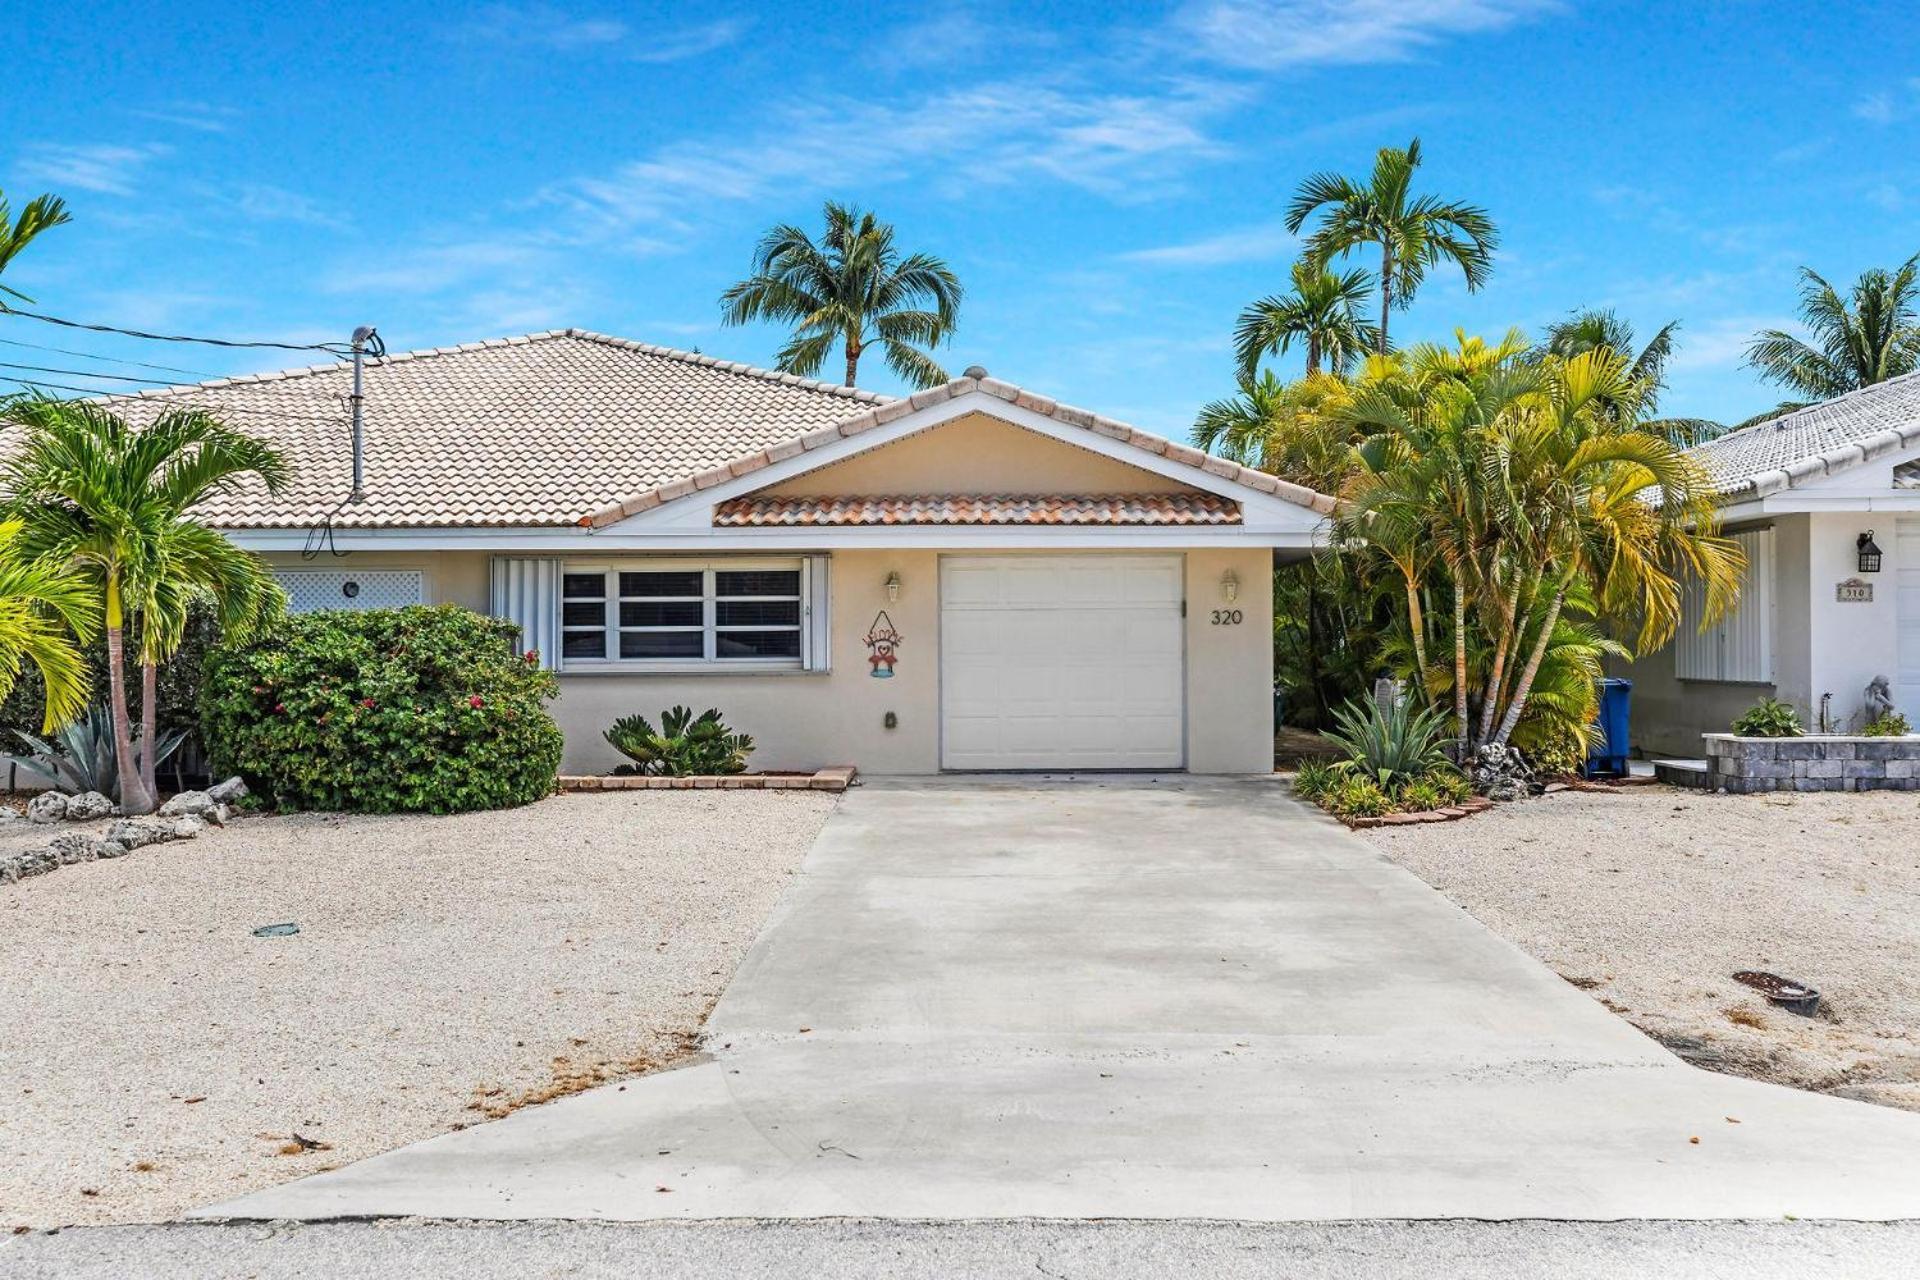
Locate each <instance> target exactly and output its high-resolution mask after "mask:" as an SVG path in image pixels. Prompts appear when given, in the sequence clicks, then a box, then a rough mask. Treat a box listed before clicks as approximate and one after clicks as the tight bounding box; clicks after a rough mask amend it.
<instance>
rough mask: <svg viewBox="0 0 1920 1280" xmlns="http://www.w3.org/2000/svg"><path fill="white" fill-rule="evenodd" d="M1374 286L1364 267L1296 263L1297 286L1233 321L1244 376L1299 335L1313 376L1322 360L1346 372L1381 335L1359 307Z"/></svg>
mask: <svg viewBox="0 0 1920 1280" xmlns="http://www.w3.org/2000/svg"><path fill="white" fill-rule="evenodd" d="M1372 292H1373V282H1372V280H1371V279H1370V278H1369V277H1368V275H1367V273H1366V272H1364V271H1360V270H1354V271H1344V272H1340V273H1338V274H1336V273H1335V272H1333V271H1331V270H1329V269H1328V268H1326V267H1325V266H1318V267H1316V266H1312V265H1310V264H1308V263H1305V262H1296V263H1294V264H1293V288H1292V290H1291V291H1289V292H1287V293H1283V294H1269V295H1268V296H1267V297H1264V298H1262V299H1260V300H1259V301H1258V302H1255V303H1252V304H1250V305H1249V306H1248V307H1247V309H1246V310H1244V311H1242V312H1241V313H1240V319H1239V321H1238V322H1237V323H1236V324H1235V325H1234V327H1233V349H1234V354H1235V355H1236V356H1237V357H1238V359H1239V362H1240V378H1241V381H1243V382H1245V381H1247V380H1250V379H1251V378H1252V377H1253V374H1254V369H1255V368H1256V367H1257V366H1258V365H1259V363H1260V357H1261V356H1263V355H1285V354H1286V353H1287V349H1288V348H1289V347H1291V346H1292V345H1293V344H1294V342H1295V341H1296V340H1297V341H1298V342H1299V343H1300V344H1301V345H1302V346H1303V347H1305V348H1306V357H1307V376H1308V377H1312V376H1313V375H1314V374H1316V373H1319V372H1320V370H1321V366H1322V364H1323V363H1324V364H1327V365H1331V366H1332V367H1333V371H1334V372H1335V373H1345V372H1346V371H1347V369H1348V367H1349V366H1351V365H1352V364H1353V362H1354V361H1355V360H1364V359H1365V358H1366V353H1367V352H1368V351H1369V350H1370V349H1372V348H1373V347H1374V346H1375V344H1376V343H1377V342H1378V341H1379V338H1378V336H1377V335H1376V333H1375V332H1374V327H1373V326H1372V325H1370V324H1368V323H1367V322H1366V321H1364V320H1362V319H1361V318H1360V315H1359V310H1358V309H1359V307H1360V306H1361V304H1363V303H1364V302H1366V300H1367V295H1368V294H1370V293H1372Z"/></svg>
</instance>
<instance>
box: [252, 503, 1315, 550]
mask: <svg viewBox="0 0 1920 1280" xmlns="http://www.w3.org/2000/svg"><path fill="white" fill-rule="evenodd" d="M1308 514H1311V513H1308ZM629 523H631V522H630V521H622V522H621V523H620V524H617V525H610V526H608V527H607V528H606V529H601V530H588V529H580V528H564V529H562V528H541V527H538V526H534V527H523V528H502V529H466V528H444V529H354V530H348V529H341V530H338V531H336V533H335V535H334V541H335V542H336V543H337V544H338V545H339V547H340V549H341V550H343V551H491V552H495V553H497V554H501V555H507V554H516V553H519V554H526V555H558V554H563V553H571V552H579V553H581V554H583V555H595V554H598V555H602V556H617V555H628V554H632V555H643V554H666V555H705V556H719V555H729V554H735V553H739V554H747V555H752V554H756V553H762V554H764V553H774V552H808V551H826V550H840V549H855V548H871V549H888V548H894V547H901V548H920V549H925V550H932V551H942V550H949V549H951V550H975V549H979V550H989V551H1051V550H1062V551H1074V550H1094V549H1102V548H1111V549H1168V550H1171V549H1176V548H1180V547H1197V546H1219V547H1284V548H1291V549H1296V550H1318V549H1321V548H1323V547H1326V546H1327V545H1328V544H1329V538H1328V534H1327V530H1326V529H1325V528H1324V527H1322V528H1318V529H1312V530H1305V531H1282V530H1274V529H1249V528H1246V527H1245V526H1242V525H1122V526H1117V527H1092V526H1089V527H1071V526H1065V527H1063V526H1058V525H1054V526H1033V525H862V526H857V527H837V528H819V529H712V528H709V529H707V530H706V531H704V532H702V531H700V530H698V529H693V530H684V531H675V532H670V533H660V532H655V531H648V532H645V533H641V532H638V531H633V530H629V529H628V528H627V526H628V524H629ZM225 532H226V533H227V535H228V537H229V538H230V539H231V541H232V542H233V543H234V544H235V545H236V546H240V547H245V548H246V549H247V550H249V551H298V550H299V549H300V548H301V546H302V545H303V544H304V543H305V541H306V537H307V535H306V532H305V530H301V529H234V530H227V531H225Z"/></svg>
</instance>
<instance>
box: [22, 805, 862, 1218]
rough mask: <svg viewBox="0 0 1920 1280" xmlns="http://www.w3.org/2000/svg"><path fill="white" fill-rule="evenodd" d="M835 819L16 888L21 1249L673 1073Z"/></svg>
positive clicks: (697, 822) (616, 817)
mask: <svg viewBox="0 0 1920 1280" xmlns="http://www.w3.org/2000/svg"><path fill="white" fill-rule="evenodd" d="M832 804H833V801H832V799H831V798H830V797H827V796H824V795H815V794H810V793H803V792H729V793H725V794H719V793H708V792H647V793H644V794H617V795H615V794H609V795H587V796H578V795H575V796H556V797H554V798H552V799H549V800H544V801H542V802H540V803H539V804H536V805H532V806H529V807H527V808H525V809H518V810H509V811H504V812H498V813H479V814H466V815H461V816H458V817H447V818H436V817H404V818H366V817H354V818H347V817H342V816H339V815H302V816H297V817H287V818H247V819H243V820H240V821H239V822H237V823H236V824H235V825H234V826H232V827H230V828H228V829H227V830H225V831H209V832H208V833H206V834H205V835H203V836H201V837H200V838H199V839H197V840H193V841H185V842H180V843H174V844H167V845H161V846H154V847H149V848H144V849H139V850H136V851H135V852H134V853H133V854H131V855H130V856H128V857H126V858H122V859H118V860H115V861H110V862H93V863H83V864H80V865H77V866H71V867H63V868H61V869H59V870H57V871H53V872H50V873H48V874H46V875H43V876H37V877H34V878H33V879H29V880H23V881H21V882H20V883H19V884H15V885H0V1227H8V1226H15V1225H20V1224H33V1225H57V1224H71V1223H103V1222H141V1221H158V1220H163V1219H166V1218H169V1217H172V1216H174V1215H176V1214H178V1213H180V1212H181V1211H183V1210H185V1209H188V1208H191V1207H193V1206H196V1205H201V1204H205V1203H207V1202H209V1201H213V1200H219V1199H225V1198H227V1197H231V1196H233V1195H236V1194H238V1193H240V1192H242V1191H246V1190H250V1189H253V1188H255V1187H261V1186H267V1185H270V1184H273V1183H276V1182H281V1181H285V1180H287V1179H289V1178H293V1177H297V1176H300V1175H302V1174H307V1173H312V1172H316V1171H318V1170H320V1169H322V1168H327V1167H330V1166H333V1165H338V1164H343V1163H346V1162H347V1161H350V1160H356V1159H359V1158H361V1157H363V1156H369V1155H373V1154H374V1153H376V1152H379V1151H383V1150H386V1149H388V1148H390V1147H395V1146H399V1145H401V1144H403V1143H407V1142H411V1141H414V1140H416V1139H419V1138H424V1137H428V1136H431V1135H433V1134H436V1133H441V1132H444V1131H446V1130H448V1129H450V1128H454V1127H456V1126H459V1125H463V1124H466V1123H471V1122H475V1121H477V1120H480V1119H482V1118H484V1116H485V1115H486V1114H487V1113H488V1112H489V1111H491V1112H495V1113H498V1112H500V1111H501V1110H502V1109H503V1108H506V1107H511V1106H513V1105H517V1104H520V1103H523V1102H530V1101H536V1100H540V1099H542V1098H544V1097H546V1096H549V1095H551V1094H552V1093H554V1092H555V1091H556V1090H565V1089H567V1088H571V1087H576V1086H579V1085H583V1084H585V1083H587V1082H589V1081H592V1080H594V1079H596V1078H597V1077H600V1076H603V1075H619V1074H625V1073H628V1072H631V1071H638V1070H646V1069H649V1068H651V1067H653V1066H655V1065H657V1064H659V1063H661V1062H663V1061H666V1060H669V1059H670V1058H672V1057H673V1056H675V1055H676V1054H678V1053H681V1052H683V1051H684V1049H685V1046H686V1045H687V1044H688V1042H689V1041H690V1039H691V1037H692V1036H693V1035H694V1034H695V1033H696V1032H697V1030H698V1028H699V1026H700V1023H701V1021H702V1019H703V1018H704V1017H705V1015H706V1012H707V1010H708V1009H709V1008H710V1007H711V1005H712V1002H713V1000H714V999H715V997H716V996H717V995H718V994H719V992H720V991H721V989H722V988H723V987H724V986H725V985H726V983H727V981H728V979H729V978H730V977H731V976H732V973H733V970H734V967H735V966H736V965H737V964H738V962H739V960H740V957H741V956H742V955H743V954H744V953H745V951H746V948H747V946H748V944H749V943H751V942H752V940H753V938H754V935H755V934H756V933H757V932H758V931H759V928H760V926H761V924H762V922H763V921H764V920H765V919H766V916H767V914H768V912H769V911H770V910H771V909H772V907H773V904H774V902H775V901H776V899H777V898H778V897H779V895H780V893H781V891H782V890H783V888H784V887H785V885H786V883H787V881H788V878H789V877H790V876H791V875H792V873H793V872H794V870H795V869H796V868H797V867H798V866H799V864H800V861H801V859H802V857H803V856H804V855H805V853H806V850H807V848H808V846H809V845H810V844H811V843H812V841H813V838H814V835H815V834H816V833H817V832H818V830H819V828H820V826H821V824H822V823H823V822H824V821H825V820H826V816H827V813H828V812H829V810H830V809H831V808H832ZM71 829H73V828H71V827H62V828H58V829H54V828H48V829H43V830H42V831H41V832H39V833H36V834H34V835H31V836H23V837H16V836H12V835H9V836H7V837H6V838H5V840H4V843H6V844H12V843H14V842H15V841H17V840H19V839H31V840H38V841H41V842H44V841H45V840H46V839H47V838H49V837H50V836H51V834H53V832H54V831H55V830H71ZM280 921H295V922H298V924H299V925H300V933H299V934H298V935H297V936H294V937H280V938H256V937H254V936H252V930H253V929H254V928H255V927H256V926H259V925H263V924H270V923H276V922H280ZM296 1133H297V1134H298V1135H300V1137H301V1138H304V1139H307V1140H309V1141H310V1142H315V1143H320V1144H324V1145H323V1146H321V1147H318V1148H314V1149H307V1148H304V1147H302V1146H300V1144H299V1143H298V1142H297V1141H296V1140H295V1138H294V1136H293V1135H294V1134H296ZM283 1151H285V1152H287V1153H286V1154H282V1152H283Z"/></svg>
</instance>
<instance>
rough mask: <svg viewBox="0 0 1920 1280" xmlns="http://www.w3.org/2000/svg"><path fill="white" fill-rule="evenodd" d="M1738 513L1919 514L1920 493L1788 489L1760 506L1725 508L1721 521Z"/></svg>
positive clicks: (1758, 503)
mask: <svg viewBox="0 0 1920 1280" xmlns="http://www.w3.org/2000/svg"><path fill="white" fill-rule="evenodd" d="M1735 510H1740V511H1747V510H1752V511H1754V512H1757V513H1761V514H1765V515H1786V514H1789V513H1792V512H1808V511H1920V489H1894V488H1885V489H1868V490H1859V491H1848V490H1835V489H1785V490H1782V491H1781V492H1779V493H1770V494H1768V495H1767V496H1766V497H1764V498H1762V499H1760V500H1759V501H1758V502H1743V503H1740V504H1738V506H1737V507H1726V508H1722V510H1721V513H1720V518H1721V520H1722V521H1726V520H1730V519H1732V518H1734V517H1733V515H1732V513H1733V512H1734V511H1735Z"/></svg>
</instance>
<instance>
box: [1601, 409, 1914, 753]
mask: <svg viewBox="0 0 1920 1280" xmlns="http://www.w3.org/2000/svg"><path fill="white" fill-rule="evenodd" d="M1691 452H1692V454H1693V456H1694V457H1696V458H1698V459H1699V460H1700V461H1701V462H1702V463H1704V464H1705V465H1706V466H1707V468H1708V469H1709V470H1710V471H1711V473H1712V474H1713V477H1714V480H1715V482H1716V487H1717V488H1718V490H1719V494H1720V503H1721V510H1720V514H1721V519H1722V521H1723V526H1724V530H1725V532H1726V533H1727V534H1728V535H1729V536H1731V537H1734V538H1737V539H1739V541H1740V542H1741V544H1742V545H1743V546H1744V547H1745V548H1746V551H1747V557H1748V561H1749V568H1748V573H1747V577H1746V580H1745V582H1744V583H1743V589H1742V592H1741V596H1742V601H1741V604H1740V607H1739V608H1738V610H1737V611H1736V612H1735V613H1734V614H1733V615H1732V616H1730V617H1728V618H1727V619H1726V620H1725V621H1723V622H1721V623H1719V624H1717V625H1715V626H1713V627H1711V628H1708V629H1707V630H1706V631H1705V632H1701V631H1700V630H1699V622H1700V603H1701V602H1700V599H1699V595H1698V593H1697V592H1695V593H1694V594H1693V595H1692V596H1691V597H1690V598H1689V599H1688V600H1687V602H1686V604H1687V607H1686V616H1685V618H1684V620H1683V621H1682V623H1681V627H1680V633H1679V635H1678V636H1677V637H1676V638H1675V640H1674V642H1673V643H1672V644H1671V645H1669V646H1668V647H1667V648H1665V649H1663V650H1661V651H1660V652H1658V653H1654V654H1651V655H1649V656H1648V657H1646V658H1643V659H1641V660H1640V661H1639V662H1636V663H1634V664H1632V666H1631V667H1630V668H1628V669H1627V670H1626V671H1625V674H1627V675H1630V676H1631V677H1632V678H1633V680H1634V690H1633V704H1632V715H1633V729H1634V734H1633V736H1634V740H1635V745H1637V746H1639V747H1641V748H1642V749H1643V750H1645V751H1646V752H1648V753H1649V754H1657V755H1679V756H1698V755H1699V754H1700V749H1701V744H1700V737H1699V735H1700V734H1702V733H1712V732H1725V731H1726V729H1727V725H1728V723H1729V722H1730V721H1731V720H1732V719H1733V718H1734V717H1735V716H1737V715H1739V714H1740V712H1742V711H1744V710H1745V709H1746V708H1747V707H1749V706H1751V705H1752V704H1753V702H1754V701H1755V700H1756V699H1757V698H1759V697H1760V696H1761V695H1763V694H1772V695H1773V696H1775V697H1778V698H1780V699H1782V700H1783V701H1786V702H1790V703H1793V704H1794V705H1795V706H1797V707H1798V708H1799V709H1800V712H1801V714H1802V716H1803V717H1804V719H1805V722H1806V725H1807V728H1808V730H1809V731H1816V730H1817V729H1818V728H1819V727H1820V725H1819V719H1820V713H1821V708H1822V706H1823V703H1824V705H1825V706H1826V708H1827V712H1828V722H1827V723H1828V727H1829V728H1831V729H1832V730H1833V731H1834V732H1846V731H1848V730H1852V729H1857V728H1859V727H1860V722H1861V719H1862V707H1863V704H1864V702H1865V693H1866V687H1867V683H1868V682H1869V681H1870V680H1872V679H1874V678H1875V677H1877V676H1884V677H1886V679H1887V681H1888V682H1889V684H1890V685H1891V686H1892V693H1893V698H1894V703H1895V705H1896V706H1897V707H1898V708H1899V709H1900V710H1901V711H1902V712H1904V713H1905V714H1906V715H1907V717H1908V719H1910V720H1912V721H1914V722H1915V723H1916V724H1920V375H1913V374H1910V375H1907V376H1905V377H1900V378H1894V379H1891V380H1889V381H1887V382H1882V383H1879V384H1877V385H1875V386H1872V387H1867V388H1865V389H1863V390H1860V391H1854V392H1850V393H1848V394H1847V395H1844V396H1841V397H1839V398H1838V399H1835V400H1829V401H1827V402H1826V403H1824V404H1817V405H1813V406H1810V407H1809V408H1805V409H1801V410H1798V411H1796V412H1793V413H1789V414H1786V415H1784V416H1782V417H1779V418H1774V419H1772V420H1770V421H1767V422H1762V423H1759V424H1757V425H1755V426H1751V427H1747V428H1745V429H1743V430H1740V431H1736V432H1733V433H1732V434H1730V435H1726V436H1722V437H1720V438H1719V439H1718V440H1713V441H1710V442H1708V443H1706V444H1703V445H1700V446H1698V447H1697V448H1695V449H1693V450H1691ZM1869 536H1870V540H1871V542H1872V543H1873V544H1874V546H1876V547H1878V548H1879V550H1880V559H1879V567H1878V571H1872V570H1870V569H1868V568H1867V567H1865V566H1863V565H1862V563H1861V553H1862V545H1861V544H1862V542H1863V540H1866V539H1867V538H1868V537H1869ZM1827 695H1831V697H1830V698H1829V697H1828V696H1827Z"/></svg>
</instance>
